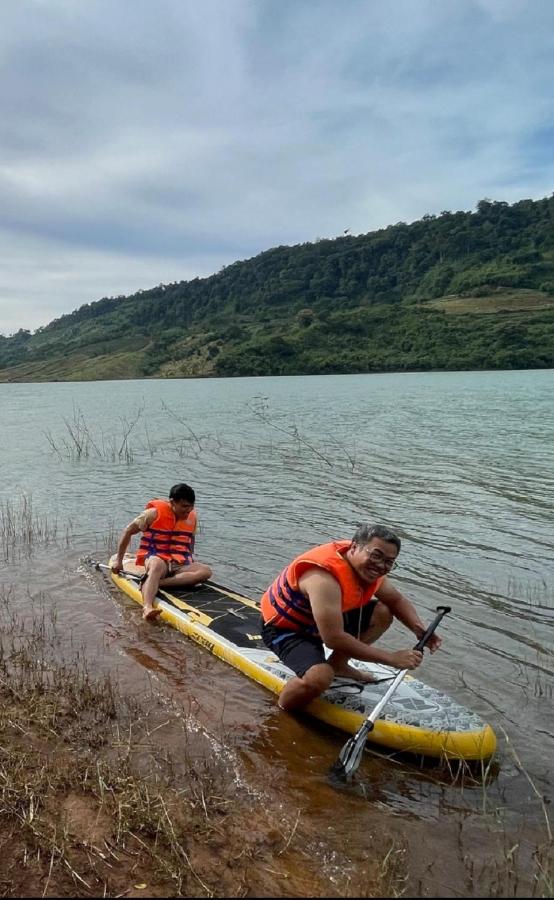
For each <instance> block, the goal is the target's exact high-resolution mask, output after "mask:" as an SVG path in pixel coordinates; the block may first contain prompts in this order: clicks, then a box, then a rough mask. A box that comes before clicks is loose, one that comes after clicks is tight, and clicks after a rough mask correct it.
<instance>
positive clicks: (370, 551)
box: [363, 547, 397, 572]
mask: <svg viewBox="0 0 554 900" xmlns="http://www.w3.org/2000/svg"><path fill="white" fill-rule="evenodd" d="M363 549H364V551H365V553H366V554H367V557H368V559H370V560H371V562H372V563H374V564H375V565H377V566H383V568H384V569H386V570H387V572H390V571H391V570H392V569H395V568H396V566H397V562H396V558H395V559H391V557H390V556H385V555H384V553H381V551H380V550H376V549H375V548H374V547H364V548H363Z"/></svg>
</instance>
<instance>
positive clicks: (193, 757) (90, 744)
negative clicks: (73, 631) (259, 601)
mask: <svg viewBox="0 0 554 900" xmlns="http://www.w3.org/2000/svg"><path fill="white" fill-rule="evenodd" d="M1 599H2V603H1V606H2V610H1V613H2V615H1V625H0V640H1V645H0V646H1V650H0V701H1V705H0V734H1V738H0V803H1V812H2V815H1V819H0V846H1V848H2V855H1V858H2V861H3V862H2V866H1V871H0V896H5V897H74V896H83V897H88V896H93V897H174V896H185V897H204V896H206V897H281V896H288V897H300V896H321V897H330V896H340V897H348V896H364V897H374V896H399V895H400V894H401V893H402V883H403V880H404V876H403V873H402V865H401V862H402V860H403V854H402V853H401V852H399V851H398V846H397V843H395V841H394V839H393V838H392V836H391V835H389V834H387V833H386V832H383V830H382V829H376V834H375V835H373V836H372V852H371V855H369V854H368V860H367V862H366V863H365V864H364V865H362V866H360V865H359V864H358V865H357V867H356V872H355V875H353V873H352V867H351V866H350V865H349V860H348V859H347V857H346V856H345V857H344V860H341V859H340V858H335V860H334V865H333V876H332V877H330V875H329V871H328V870H327V869H326V868H325V866H324V865H322V860H321V859H318V858H315V857H314V856H313V854H312V853H308V852H307V851H306V842H305V840H304V839H303V823H302V820H301V816H300V814H297V815H296V816H293V817H289V815H288V813H287V812H286V811H285V812H283V809H282V808H280V807H279V804H275V803H273V804H272V803H270V804H268V802H267V798H266V797H264V796H262V795H261V794H258V793H256V792H255V791H253V790H252V789H249V788H248V786H247V785H246V784H244V783H243V782H242V781H241V777H240V773H239V772H237V771H236V768H235V767H234V766H233V764H232V761H231V760H230V758H228V757H227V756H226V755H225V753H224V752H216V751H215V750H214V748H213V747H210V746H208V745H207V744H209V738H208V736H207V735H205V734H204V733H202V732H199V731H198V730H197V729H195V728H194V725H193V723H192V722H191V721H189V720H188V719H187V717H186V716H183V712H182V710H179V709H177V708H173V707H172V705H171V703H165V704H162V705H161V706H160V702H159V698H157V699H156V701H155V702H152V703H144V702H143V701H141V702H138V701H137V700H136V699H135V698H133V697H131V696H124V695H123V694H122V693H121V691H120V690H119V688H118V685H117V683H116V681H115V680H114V679H113V678H111V677H107V678H106V677H104V678H102V679H100V680H95V679H93V678H91V676H90V674H89V672H88V670H87V663H86V662H85V659H84V656H83V655H82V654H81V653H79V652H76V653H75V655H74V657H73V658H71V659H70V660H66V661H63V662H60V660H59V647H57V645H56V624H55V622H54V621H53V620H52V619H50V620H48V618H47V615H46V614H45V613H44V611H43V612H42V614H41V615H40V616H39V617H35V618H34V619H33V620H32V621H30V622H29V620H27V621H25V622H23V621H22V620H21V619H20V618H19V617H18V616H17V615H16V614H15V613H14V612H13V611H12V610H11V608H10V603H9V593H4V594H3V596H2V598H1ZM168 746H172V747H175V746H178V747H180V748H181V752H180V753H179V754H178V755H176V754H175V753H173V754H172V755H170V754H169V753H168V750H167V748H168ZM341 870H342V873H343V874H341Z"/></svg>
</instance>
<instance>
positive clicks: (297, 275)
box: [0, 195, 554, 382]
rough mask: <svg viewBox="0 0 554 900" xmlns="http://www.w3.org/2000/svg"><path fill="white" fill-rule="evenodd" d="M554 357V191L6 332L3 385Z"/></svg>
mask: <svg viewBox="0 0 554 900" xmlns="http://www.w3.org/2000/svg"><path fill="white" fill-rule="evenodd" d="M552 367H554V195H552V196H550V197H548V198H545V199H543V200H538V201H533V200H521V201H519V202H518V203H514V204H513V205H509V204H508V203H505V202H502V201H491V200H488V199H487V200H481V201H480V202H479V203H478V204H477V208H476V210H475V211H474V212H463V211H458V212H450V211H448V210H444V211H443V212H442V213H441V214H440V215H439V216H434V215H427V216H424V217H423V218H422V219H421V220H419V221H416V222H412V223H410V224H407V223H405V222H398V223H396V224H395V225H390V226H388V227H387V228H383V229H380V230H378V231H374V232H370V233H368V234H362V235H344V236H342V237H340V238H335V239H330V240H321V239H318V240H316V241H314V242H306V243H304V244H299V245H296V246H281V247H274V248H272V249H270V250H267V251H265V252H263V253H260V254H259V255H258V256H256V257H253V258H252V259H249V260H243V261H238V262H235V263H233V264H232V265H229V266H224V267H223V268H222V269H221V270H220V271H219V272H218V273H217V274H214V275H212V276H210V277H208V278H195V279H193V280H191V281H188V282H186V281H181V282H174V283H172V284H166V285H164V284H160V285H158V286H157V287H155V288H152V289H149V290H141V291H138V292H137V293H136V294H133V295H131V296H128V297H126V296H118V297H104V298H103V299H101V300H98V301H95V302H92V303H86V304H84V305H83V306H81V307H80V308H79V309H77V310H75V311H74V312H72V313H70V314H67V315H63V316H61V317H60V318H59V319H55V320H54V321H52V322H50V323H49V324H48V325H46V326H44V327H41V328H38V329H37V330H36V331H35V332H34V333H33V334H31V332H30V331H28V330H26V329H23V328H22V329H20V330H19V331H18V332H17V333H16V334H13V335H11V336H9V337H6V336H2V335H0V382H25V381H30V382H35V381H38V382H40V381H46V382H48V381H95V380H110V379H135V378H199V377H206V378H209V377H231V376H253V375H316V374H318V375H319V374H349V373H350V374H351V373H378V372H418V371H436V370H445V371H460V370H468V369H471V370H481V369H488V370H491V369H500V370H505V369H526V368H531V369H533V368H552Z"/></svg>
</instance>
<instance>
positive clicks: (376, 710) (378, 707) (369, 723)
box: [355, 606, 451, 739]
mask: <svg viewBox="0 0 554 900" xmlns="http://www.w3.org/2000/svg"><path fill="white" fill-rule="evenodd" d="M450 609H451V607H450V606H438V607H437V615H436V616H435V618H434V619H433V621H432V622H431V624H430V625H429V627H428V628H427V630H426V631H425V634H424V635H422V637H420V639H419V641H418V642H417V644H416V645H415V647H414V650H419V651H420V653H421V652H423V649H424V647H425V645H426V644H427V642H428V640H429V638H431V637H432V635H433V634H434V632H435V631H436V629H437V627H438V625H439V623H440V621H441V619H442V618H443V616H445V615H446V614H447V613H449V612H450ZM409 671H410V670H409V669H401V670H400V672H399V673H398V675H397V676H396V678H395V679H394V681H393V683H392V684H391V685H390V687H389V688H388V689H387V691H386V692H385V693H384V694H383V696H382V697H381V699H380V700H379V702H378V703H376V704H375V706H374V707H373V709H372V710H371V712H370V714H369V716H368V717H367V719H366V720H365V722H364V723H363V725H361V726H360V728H359V729H358V731H357V733H356V736H355V739H356V738H357V736H358V735H360V737H361V735H362V734H365V735H368V734H370V733H371V732H372V731H373V729H374V728H375V722H376V721H377V719H378V718H379V716H380V715H381V711H382V710H383V709H384V708H385V706H386V705H387V703H388V702H389V700H390V698H391V697H392V695H393V694H394V693H395V691H396V689H397V688H398V686H399V684H400V682H401V681H403V680H404V678H405V676H406V674H407V673H408V672H409Z"/></svg>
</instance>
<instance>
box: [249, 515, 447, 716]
mask: <svg viewBox="0 0 554 900" xmlns="http://www.w3.org/2000/svg"><path fill="white" fill-rule="evenodd" d="M399 552H400V538H399V537H398V536H397V535H396V534H395V533H394V532H392V531H391V530H390V529H388V528H386V527H385V526H383V525H360V526H359V527H358V529H357V530H356V532H355V534H354V537H353V538H352V540H351V541H333V542H331V543H328V544H321V545H320V546H319V547H314V548H313V549H312V550H307V551H306V552H305V553H302V554H301V555H300V556H297V557H296V559H294V560H293V561H292V562H291V563H290V565H288V566H287V567H286V568H285V569H284V570H283V571H282V572H281V574H280V575H279V576H278V577H277V578H276V579H275V581H274V582H273V584H272V585H270V587H269V588H268V589H267V591H266V592H265V594H264V595H263V597H262V601H261V613H262V637H263V640H264V643H265V644H266V645H267V646H268V647H269V648H270V650H272V651H273V652H274V653H276V654H277V656H278V657H279V659H280V660H281V661H282V662H283V663H284V664H285V665H286V666H288V667H289V668H290V669H292V670H293V672H294V673H295V674H296V678H291V679H290V680H289V681H287V683H286V685H285V687H284V688H283V690H282V691H281V694H280V695H279V706H280V707H281V708H282V709H286V710H292V709H297V708H299V707H302V706H305V705H306V704H307V703H310V701H311V700H314V699H315V698H316V697H318V696H319V695H320V694H322V693H323V691H326V690H327V688H328V687H329V686H330V684H331V682H332V681H333V678H335V676H337V675H339V676H346V677H348V678H353V679H356V680H357V681H366V682H368V681H372V680H373V678H372V676H371V675H370V674H369V673H367V672H363V671H362V670H360V669H356V668H354V667H353V666H350V665H349V664H348V660H349V659H350V658H353V659H359V660H365V661H367V662H378V663H384V664H385V665H387V666H394V667H395V668H398V669H415V668H417V666H419V664H420V662H421V660H422V658H423V655H422V653H420V652H419V650H413V649H405V650H395V651H390V650H385V649H379V648H377V647H375V646H374V644H375V641H376V640H377V639H378V638H380V637H381V636H382V635H383V634H384V632H385V631H386V630H387V629H388V628H389V626H390V625H391V623H392V621H393V619H395V618H396V619H398V620H399V621H400V622H402V624H403V625H405V627H406V628H407V629H408V630H409V631H411V632H413V634H414V635H415V636H416V637H417V638H421V637H422V636H423V634H424V633H425V626H424V624H423V622H422V621H421V619H420V618H419V616H418V614H417V612H416V609H415V607H414V605H413V604H412V603H411V602H410V601H409V600H408V598H407V597H405V596H404V595H403V594H401V593H400V591H399V590H398V589H397V588H396V587H395V586H394V585H393V584H392V583H391V581H390V579H389V577H388V573H389V572H390V571H391V570H392V569H393V568H394V566H395V565H396V558H397V556H398V553H399ZM324 644H325V645H326V646H327V647H328V649H329V650H331V651H332V652H331V655H330V656H329V658H328V659H327V658H326V655H325V648H324ZM440 644H441V640H440V638H439V637H438V636H437V635H436V634H434V635H433V636H432V637H431V638H430V640H429V642H428V645H427V646H428V647H429V649H430V651H431V653H433V652H434V651H435V650H437V649H438V648H439V647H440Z"/></svg>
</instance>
